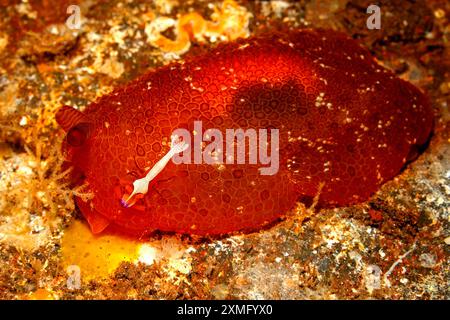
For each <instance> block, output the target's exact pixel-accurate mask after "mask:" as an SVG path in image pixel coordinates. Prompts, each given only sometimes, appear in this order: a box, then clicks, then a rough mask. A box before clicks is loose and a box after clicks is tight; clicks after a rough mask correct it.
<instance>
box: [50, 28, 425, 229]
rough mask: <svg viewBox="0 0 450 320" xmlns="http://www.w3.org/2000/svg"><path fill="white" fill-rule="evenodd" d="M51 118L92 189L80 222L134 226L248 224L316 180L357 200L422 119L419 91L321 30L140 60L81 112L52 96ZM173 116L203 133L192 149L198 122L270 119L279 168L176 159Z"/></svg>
mask: <svg viewBox="0 0 450 320" xmlns="http://www.w3.org/2000/svg"><path fill="white" fill-rule="evenodd" d="M56 119H57V121H58V123H59V124H60V125H61V126H62V128H63V129H64V130H65V131H66V132H67V136H66V147H65V151H66V159H67V161H68V162H70V163H71V164H72V165H73V166H74V168H75V172H76V173H78V178H79V179H81V180H82V181H84V182H87V183H88V185H89V188H90V190H91V192H92V193H93V194H94V196H93V198H92V199H91V200H90V201H88V202H84V201H82V200H81V199H77V204H78V206H79V208H80V210H81V211H82V213H83V215H84V216H85V217H86V219H87V221H88V222H89V224H90V226H91V230H92V231H93V232H94V233H99V232H102V231H103V230H104V229H105V228H107V227H108V226H110V227H112V228H116V229H118V230H121V231H124V232H128V233H133V234H139V235H141V234H147V233H149V232H152V231H154V230H161V231H172V232H179V233H189V234H200V235H207V234H209V235H215V234H225V233H230V232H233V231H250V230H256V229H258V228H261V227H262V226H264V225H266V224H268V223H271V222H273V221H275V220H276V219H278V218H280V217H282V216H283V215H285V214H286V212H287V211H288V210H289V209H290V208H292V207H293V206H294V205H295V203H296V201H298V200H299V199H307V198H312V197H314V196H315V195H316V194H317V192H318V189H319V185H322V184H323V188H322V190H321V193H320V202H321V204H323V205H325V206H339V205H349V204H353V203H357V202H361V201H364V200H367V199H368V197H369V196H370V195H371V194H373V193H374V192H375V191H376V190H377V189H378V188H379V187H380V185H381V184H383V183H384V182H385V181H387V180H389V179H391V178H392V177H394V176H395V175H396V174H398V173H399V171H400V170H401V169H402V167H403V166H404V165H405V163H407V162H408V161H409V160H411V159H412V158H414V157H415V155H416V154H417V150H419V148H420V147H421V146H422V145H424V144H425V143H426V142H427V140H428V138H429V136H430V134H431V130H432V127H433V114H432V110H431V107H430V103H429V102H428V100H427V98H426V96H425V95H424V94H423V93H422V92H421V91H420V90H419V89H417V88H416V87H414V86H413V85H412V84H410V83H408V82H406V81H403V80H401V79H399V78H397V77H396V76H395V75H394V74H393V73H392V72H390V71H388V70H386V69H384V68H383V67H381V66H380V65H378V64H377V63H376V62H375V60H374V58H373V57H372V56H371V55H370V53H369V52H368V50H367V49H364V48H362V47H361V46H360V45H359V44H358V43H357V42H356V41H354V40H352V39H350V38H348V37H347V36H345V35H344V34H341V33H338V32H335V31H330V30H299V31H289V32H285V33H283V34H279V33H272V34H266V35H261V36H255V37H252V38H248V39H243V40H239V41H236V42H232V43H227V44H222V45H219V46H218V47H217V48H216V49H213V50H212V51H210V52H209V53H206V54H204V55H200V56H195V57H192V58H187V59H186V60H185V61H184V62H181V63H173V64H171V65H168V66H164V67H162V68H159V69H157V70H153V71H150V72H149V73H147V74H145V75H143V76H142V77H140V78H139V79H137V80H135V81H132V82H131V83H129V84H128V85H126V86H125V87H122V88H118V89H116V90H115V91H113V92H112V93H110V94H108V95H105V96H103V97H101V98H100V99H98V100H97V101H96V102H94V103H91V104H90V105H89V106H87V108H86V109H85V110H84V111H83V112H80V111H77V110H75V109H73V108H70V107H67V106H64V107H62V108H61V109H60V110H59V111H58V113H57V115H56ZM198 122H201V124H202V130H203V131H202V132H196V131H195V127H194V126H195V123H198ZM180 128H182V129H186V130H187V131H189V132H191V133H192V134H193V136H195V135H200V136H201V137H203V139H202V141H203V144H202V147H203V148H207V143H206V145H205V141H208V139H207V138H208V137H207V136H206V135H205V132H206V131H207V130H208V129H213V128H214V129H219V130H220V131H221V132H223V133H224V136H225V132H226V130H227V129H243V130H247V129H254V130H255V131H256V132H260V131H259V130H260V129H267V130H268V132H269V134H270V132H271V131H274V130H277V132H279V138H278V139H279V147H278V148H276V150H271V151H272V152H274V151H276V152H277V153H279V158H278V161H279V169H278V170H277V172H276V173H274V174H267V175H263V174H261V172H260V169H261V167H263V166H264V165H261V164H258V163H256V164H255V163H248V162H247V163H245V164H239V163H225V164H213V165H211V164H208V163H182V164H176V163H174V162H173V161H169V158H170V157H172V156H174V155H175V154H177V152H178V151H179V150H175V151H173V150H172V151H171V148H172V145H173V144H172V143H171V139H172V138H173V137H172V133H173V132H174V131H175V130H177V129H180ZM258 139H261V136H258ZM210 140H211V139H210ZM179 147H180V146H179ZM181 147H183V150H184V151H183V152H186V153H188V152H191V151H192V149H193V148H191V147H190V146H189V148H188V149H187V150H185V149H184V148H185V147H184V146H181ZM165 155H168V156H167V157H166V158H164V156H165ZM246 155H247V157H248V156H249V154H248V149H247V150H246ZM163 158H164V159H163ZM159 161H162V162H159ZM157 163H159V164H158V166H157V167H156V169H153V170H154V171H153V173H154V175H152V176H151V177H149V178H148V179H147V180H146V179H145V177H147V176H148V174H149V173H150V171H151V170H152V168H153V167H154V166H155V165H156V164H157ZM153 173H152V174H153ZM142 179H143V180H142ZM144 182H145V183H144ZM80 183H81V182H80ZM134 189H135V190H134ZM136 190H142V192H141V191H139V192H137V191H136ZM133 191H135V192H134V194H133ZM144 191H145V192H144Z"/></svg>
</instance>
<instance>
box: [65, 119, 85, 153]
mask: <svg viewBox="0 0 450 320" xmlns="http://www.w3.org/2000/svg"><path fill="white" fill-rule="evenodd" d="M88 135H89V124H88V123H85V122H83V123H79V124H77V125H76V126H74V127H72V128H71V129H70V130H69V132H67V136H66V139H67V143H68V144H69V145H70V146H72V147H80V146H82V145H83V144H84V142H85V141H86V139H87V137H88Z"/></svg>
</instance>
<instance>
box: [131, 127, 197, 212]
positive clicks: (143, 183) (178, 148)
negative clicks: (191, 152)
mask: <svg viewBox="0 0 450 320" xmlns="http://www.w3.org/2000/svg"><path fill="white" fill-rule="evenodd" d="M188 147H189V144H187V143H186V142H185V141H180V140H179V138H178V136H173V137H172V143H171V148H170V150H169V151H168V152H167V153H166V154H165V155H164V156H163V157H162V158H161V159H160V160H159V161H158V162H157V163H156V164H155V165H154V166H153V167H152V168H151V169H150V171H149V172H148V173H147V175H146V176H145V177H143V178H141V179H137V180H135V181H134V182H133V192H132V193H131V194H130V195H129V196H128V197H126V195H124V197H123V198H122V205H123V206H125V207H127V208H128V207H131V206H132V205H133V202H132V201H131V200H132V199H133V197H134V196H135V195H137V194H146V193H147V192H148V185H149V183H150V182H151V181H152V180H153V179H154V178H155V177H156V176H157V175H158V174H159V173H160V172H161V171H162V170H163V169H164V168H165V167H166V165H167V164H168V163H169V161H170V159H172V157H173V156H174V155H176V154H177V153H180V152H183V151H185V150H186V149H187V148H188ZM125 197H126V199H124V198H125Z"/></svg>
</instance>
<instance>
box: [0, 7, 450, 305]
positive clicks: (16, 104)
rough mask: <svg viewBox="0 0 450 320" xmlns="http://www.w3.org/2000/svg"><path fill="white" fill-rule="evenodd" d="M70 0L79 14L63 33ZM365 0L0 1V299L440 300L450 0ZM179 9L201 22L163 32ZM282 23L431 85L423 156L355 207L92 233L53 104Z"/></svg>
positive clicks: (448, 243)
mask: <svg viewBox="0 0 450 320" xmlns="http://www.w3.org/2000/svg"><path fill="white" fill-rule="evenodd" d="M74 2H78V4H79V6H80V9H81V11H80V12H81V17H82V20H81V22H82V24H81V26H80V27H79V28H78V29H74V30H71V29H68V27H67V25H66V19H67V18H68V17H69V14H68V13H67V7H68V6H69V5H70V4H73V3H74ZM370 4H371V1H354V2H352V1H346V0H330V1H322V0H320V1H319V0H317V1H298V2H297V1H244V2H238V3H235V2H233V1H226V2H225V3H222V2H220V1H216V2H210V1H181V0H179V1H177V0H165V1H163V0H155V1H143V0H142V1H140V0H129V1H94V0H89V1H72V0H71V1H66V0H64V1H56V0H55V1H50V0H48V1H45V0H43V1H37V0H28V1H8V0H0V157H1V159H0V298H2V299H93V298H97V299H106V298H114V299H209V298H212V299H214V298H219V299H230V298H236V299H248V298H249V299H323V298H327V299H449V298H450V293H449V284H450V272H449V271H450V269H449V264H448V263H449V248H450V230H449V225H450V209H449V205H450V164H449V157H450V148H449V142H450V135H449V130H448V123H449V110H448V107H449V97H450V79H449V74H450V73H449V72H450V71H449V70H450V53H449V42H448V41H449V35H450V26H449V24H448V17H449V15H450V2H448V1H446V0H442V1H400V0H398V1H381V2H380V1H378V4H379V5H380V8H381V17H382V20H381V29H380V30H369V29H368V28H367V27H366V19H367V18H368V14H367V13H366V8H367V7H368V6H369V5H370ZM195 13H197V14H195ZM188 14H190V16H189V17H191V18H193V19H194V18H195V19H197V20H199V19H200V20H201V21H203V22H205V23H206V24H207V25H208V26H209V28H210V29H209V31H208V32H209V33H205V34H196V32H197V31H196V30H190V33H191V34H190V40H189V38H188V40H187V42H186V41H185V42H182V41H181V40H180V39H178V38H177V35H178V36H180V34H179V33H178V34H177V32H176V31H177V29H176V28H177V26H179V25H180V21H182V20H183V18H184V17H187V16H188ZM72 22H74V21H72ZM75 22H76V21H75ZM161 26H163V27H164V26H166V27H167V26H172V27H171V28H169V29H167V30H166V31H164V32H162V30H159V29H158V28H163V27H161ZM282 27H298V28H304V27H326V28H332V29H335V30H341V31H343V32H346V33H347V34H349V35H351V36H353V37H354V38H357V39H360V41H361V42H362V44H364V45H365V46H367V47H368V48H369V49H370V50H371V51H372V53H373V54H374V55H375V56H376V58H377V59H378V60H379V61H380V63H381V64H383V65H384V66H386V67H387V68H389V69H391V70H393V71H394V72H395V73H396V74H398V76H400V77H401V78H404V79H407V80H409V81H411V82H412V83H414V84H415V85H417V86H419V87H420V88H422V89H423V90H425V91H426V92H428V94H429V96H430V98H431V100H432V103H433V107H434V112H435V119H436V121H435V130H434V135H433V137H432V139H431V142H430V145H429V147H428V148H427V149H426V150H425V151H424V153H423V154H422V155H421V156H420V157H419V158H418V159H417V160H416V161H415V162H413V163H411V164H409V165H408V166H407V168H405V170H404V171H403V172H402V173H401V174H400V175H399V176H397V177H396V178H395V179H394V180H393V181H390V182H388V183H386V184H385V185H384V186H383V187H382V189H381V190H380V191H379V192H378V193H377V194H375V195H374V196H373V197H372V198H371V199H370V200H369V201H367V202H366V203H362V204H360V205H357V206H352V207H347V208H337V209H333V210H323V209H322V210H318V209H314V208H305V207H304V206H303V205H301V204H299V205H298V207H297V208H296V209H295V210H293V212H291V213H289V214H288V217H287V219H286V220H285V221H282V222H280V223H278V224H276V225H274V226H272V227H270V228H267V229H265V230H262V231H260V232H257V233H252V234H246V235H240V234H238V235H233V236H229V237H223V238H221V239H197V238H191V237H188V236H177V235H167V234H158V235H154V236H152V237H151V238H150V239H144V240H142V241H139V242H138V241H134V240H131V239H123V238H120V237H117V236H114V235H105V236H102V237H93V236H92V235H91V234H90V232H89V230H88V229H87V227H86V225H85V223H84V222H83V219H82V218H81V216H80V214H79V213H78V212H77V210H76V208H75V206H74V203H73V196H74V195H83V190H82V188H77V189H70V188H69V187H68V184H67V181H66V180H65V177H66V175H67V174H66V173H65V172H63V171H62V169H61V163H62V158H61V154H60V148H59V144H60V142H61V139H62V136H63V135H62V132H61V131H60V129H58V127H57V125H56V124H55V121H54V112H55V110H56V109H57V108H58V107H59V106H60V105H62V104H68V105H71V106H75V107H78V108H80V109H82V108H83V107H84V106H86V105H87V104H88V103H89V101H92V100H94V99H95V98H96V97H98V96H100V95H102V94H105V93H107V92H109V91H111V90H112V88H113V87H114V86H117V85H120V84H123V83H126V82H127V81H129V80H130V79H133V78H135V77H137V76H138V75H140V74H142V73H144V72H145V71H146V70H148V69H149V68H152V67H157V66H160V65H163V64H165V63H168V62H170V61H171V60H173V59H182V58H183V55H186V54H193V53H194V54H195V52H197V51H199V50H204V49H205V48H208V47H210V46H213V45H214V44H215V43H217V42H219V41H229V40H233V39H234V38H236V37H241V36H248V35H251V34H254V33H257V32H260V31H262V30H266V29H272V28H282ZM163 29H164V28H163ZM174 30H175V31H174ZM164 37H165V38H164ZM179 38H181V37H179ZM161 39H163V40H164V39H165V41H162V40H161ZM170 39H173V40H174V41H170Z"/></svg>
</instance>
